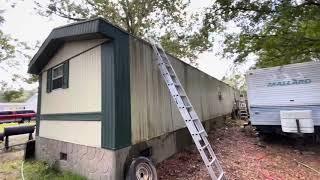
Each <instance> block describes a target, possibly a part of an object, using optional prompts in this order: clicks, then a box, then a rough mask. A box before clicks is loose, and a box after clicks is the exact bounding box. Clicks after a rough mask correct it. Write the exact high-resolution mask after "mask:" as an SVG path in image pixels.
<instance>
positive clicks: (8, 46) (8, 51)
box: [0, 10, 15, 63]
mask: <svg viewBox="0 0 320 180" xmlns="http://www.w3.org/2000/svg"><path fill="white" fill-rule="evenodd" d="M3 12H4V11H3V10H0V26H1V24H2V23H3V22H4V18H3V16H1V14H2V13H3ZM10 41H11V37H10V36H9V35H7V34H5V33H4V32H3V31H2V30H1V29H0V63H1V62H2V61H4V60H6V59H8V58H11V57H13V56H14V52H15V47H14V46H13V45H12V43H11V42H10Z"/></svg>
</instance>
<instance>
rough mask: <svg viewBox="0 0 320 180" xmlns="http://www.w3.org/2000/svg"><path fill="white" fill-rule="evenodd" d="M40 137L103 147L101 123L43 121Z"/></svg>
mask: <svg viewBox="0 0 320 180" xmlns="http://www.w3.org/2000/svg"><path fill="white" fill-rule="evenodd" d="M39 136H40V137H45V138H49V139H55V140H59V141H65V142H70V143H75V144H81V145H86V146H92V147H101V122H100V121H53V120H50V121H48V120H41V123H40V134H39Z"/></svg>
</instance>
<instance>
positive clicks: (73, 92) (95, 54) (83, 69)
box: [41, 41, 101, 114]
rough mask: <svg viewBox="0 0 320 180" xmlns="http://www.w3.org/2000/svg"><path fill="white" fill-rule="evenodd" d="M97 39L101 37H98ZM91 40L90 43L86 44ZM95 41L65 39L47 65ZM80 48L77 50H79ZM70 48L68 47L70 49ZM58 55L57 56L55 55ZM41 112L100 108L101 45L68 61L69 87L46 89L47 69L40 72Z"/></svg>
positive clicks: (91, 110) (68, 56) (90, 110)
mask: <svg viewBox="0 0 320 180" xmlns="http://www.w3.org/2000/svg"><path fill="white" fill-rule="evenodd" d="M99 42H100V41H99ZM88 44H90V46H88ZM95 45H96V43H93V42H92V41H90V43H88V42H87V41H85V42H84V43H83V46H81V43H80V42H76V43H67V44H66V45H65V46H64V47H63V48H62V49H61V50H60V51H58V53H57V54H56V55H55V56H54V58H53V59H52V61H50V62H49V65H47V68H50V67H52V66H54V65H56V64H59V63H60V62H63V61H65V60H66V59H68V58H70V57H71V56H74V55H75V53H76V54H78V53H79V52H82V51H84V50H87V49H89V48H91V47H93V46H95ZM80 49H81V51H78V50H80ZM69 50H70V51H69ZM58 57H59V58H58ZM42 74H43V75H42V76H43V77H42V92H43V93H42V94H41V96H42V97H41V114H56V113H80V112H100V111H101V48H100V46H97V47H95V48H93V49H91V50H89V51H87V52H85V53H83V54H81V55H79V56H76V57H74V58H72V59H70V61H69V88H67V89H57V90H53V91H52V92H50V93H47V92H46V84H47V82H46V81H47V71H45V72H44V73H42Z"/></svg>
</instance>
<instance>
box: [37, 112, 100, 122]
mask: <svg viewBox="0 0 320 180" xmlns="http://www.w3.org/2000/svg"><path fill="white" fill-rule="evenodd" d="M101 118H102V116H101V112H88V113H57V114H41V115H40V120H53V121H100V120H101Z"/></svg>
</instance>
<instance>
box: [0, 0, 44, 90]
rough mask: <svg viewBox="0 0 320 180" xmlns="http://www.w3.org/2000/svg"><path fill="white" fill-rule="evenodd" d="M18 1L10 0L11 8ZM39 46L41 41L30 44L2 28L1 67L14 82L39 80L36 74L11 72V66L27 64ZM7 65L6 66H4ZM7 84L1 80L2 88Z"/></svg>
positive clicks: (0, 19) (3, 20)
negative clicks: (13, 36)
mask: <svg viewBox="0 0 320 180" xmlns="http://www.w3.org/2000/svg"><path fill="white" fill-rule="evenodd" d="M17 2H18V1H15V0H13V1H10V2H9V1H8V2H6V3H7V5H9V6H8V7H9V8H14V7H15V6H16V4H17ZM4 11H5V10H0V25H1V24H3V23H4V22H5V18H4V17H3V16H2V14H3V13H4ZM38 47H39V42H36V44H35V45H32V46H30V45H29V44H27V43H26V42H22V41H19V40H18V39H15V38H12V37H11V36H10V35H9V34H6V33H4V32H3V31H2V30H1V29H0V68H1V69H2V70H4V71H7V72H8V76H10V75H11V76H12V82H16V81H17V80H21V81H22V82H25V83H28V84H32V83H34V82H37V76H34V75H23V76H22V75H21V74H11V73H10V68H8V67H11V68H12V67H14V68H19V66H21V64H26V63H28V62H29V61H30V60H31V54H33V53H34V52H33V49H35V48H38ZM4 65H6V66H7V67H6V66H4ZM6 86H7V84H4V83H3V82H2V81H1V82H0V88H5V87H6ZM7 91H9V92H10V93H9V96H10V94H12V95H15V94H17V93H14V92H11V90H7Z"/></svg>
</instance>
